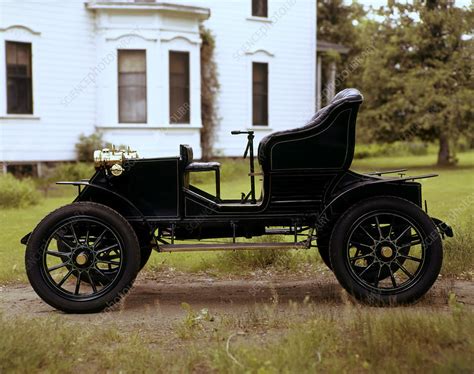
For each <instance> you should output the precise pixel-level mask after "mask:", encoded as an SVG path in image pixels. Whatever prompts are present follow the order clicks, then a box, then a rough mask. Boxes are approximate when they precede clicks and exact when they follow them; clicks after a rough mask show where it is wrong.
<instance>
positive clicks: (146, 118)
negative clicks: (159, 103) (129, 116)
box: [117, 48, 148, 125]
mask: <svg viewBox="0 0 474 374" xmlns="http://www.w3.org/2000/svg"><path fill="white" fill-rule="evenodd" d="M122 52H143V54H144V63H145V70H144V72H143V73H142V74H144V75H145V77H144V81H145V118H144V121H123V120H122V118H121V116H120V113H121V110H120V87H121V85H120V75H121V74H122V73H121V71H120V54H121V53H122ZM147 55H148V54H147V49H146V48H133V49H127V48H118V49H117V116H118V123H119V124H126V125H127V124H131V125H133V124H147V123H148V71H147V70H148V64H147ZM124 74H125V73H124Z"/></svg>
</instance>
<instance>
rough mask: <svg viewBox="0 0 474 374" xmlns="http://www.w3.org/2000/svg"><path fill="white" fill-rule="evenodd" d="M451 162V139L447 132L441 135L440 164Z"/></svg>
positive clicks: (444, 164)
mask: <svg viewBox="0 0 474 374" xmlns="http://www.w3.org/2000/svg"><path fill="white" fill-rule="evenodd" d="M450 164H451V155H450V152H449V140H448V137H447V136H446V134H441V135H440V137H439V151H438V166H446V165H450Z"/></svg>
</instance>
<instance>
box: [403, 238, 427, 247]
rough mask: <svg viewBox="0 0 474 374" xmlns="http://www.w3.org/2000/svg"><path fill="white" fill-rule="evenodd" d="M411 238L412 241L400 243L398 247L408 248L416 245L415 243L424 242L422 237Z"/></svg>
mask: <svg viewBox="0 0 474 374" xmlns="http://www.w3.org/2000/svg"><path fill="white" fill-rule="evenodd" d="M411 240H412V241H410V242H408V243H404V244H400V245H399V246H398V249H402V248H406V247H414V246H415V245H418V244H421V243H422V241H421V239H420V238H412V239H411Z"/></svg>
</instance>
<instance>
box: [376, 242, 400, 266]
mask: <svg viewBox="0 0 474 374" xmlns="http://www.w3.org/2000/svg"><path fill="white" fill-rule="evenodd" d="M375 253H376V255H377V258H378V259H379V261H382V262H390V261H392V260H393V259H394V258H395V255H396V253H397V251H396V248H395V247H394V245H393V243H391V242H389V241H381V242H379V243H378V245H377V246H376V248H375Z"/></svg>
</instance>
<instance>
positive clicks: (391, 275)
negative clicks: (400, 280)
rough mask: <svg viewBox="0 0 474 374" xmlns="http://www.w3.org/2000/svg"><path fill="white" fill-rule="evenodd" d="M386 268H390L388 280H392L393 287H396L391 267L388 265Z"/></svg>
mask: <svg viewBox="0 0 474 374" xmlns="http://www.w3.org/2000/svg"><path fill="white" fill-rule="evenodd" d="M388 269H389V270H390V280H391V281H392V285H393V287H397V281H396V279H395V276H394V275H393V271H392V267H391V266H389V267H388Z"/></svg>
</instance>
